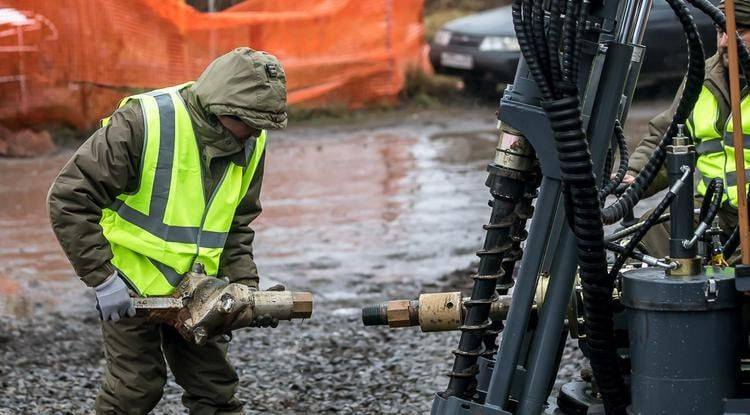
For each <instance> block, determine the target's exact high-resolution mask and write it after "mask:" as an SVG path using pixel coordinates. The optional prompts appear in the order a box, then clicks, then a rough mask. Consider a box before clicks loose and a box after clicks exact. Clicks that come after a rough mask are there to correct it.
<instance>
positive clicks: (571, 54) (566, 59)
mask: <svg viewBox="0 0 750 415" xmlns="http://www.w3.org/2000/svg"><path fill="white" fill-rule="evenodd" d="M575 3H576V2H575V1H568V2H567V5H566V7H565V20H564V23H563V38H562V42H563V45H562V46H563V77H564V79H565V80H567V81H568V82H571V83H573V82H574V81H573V76H574V75H577V70H576V73H575V74H574V71H573V61H574V60H575V51H576V33H577V29H576V23H577V20H576V18H577V13H576V4H575Z"/></svg>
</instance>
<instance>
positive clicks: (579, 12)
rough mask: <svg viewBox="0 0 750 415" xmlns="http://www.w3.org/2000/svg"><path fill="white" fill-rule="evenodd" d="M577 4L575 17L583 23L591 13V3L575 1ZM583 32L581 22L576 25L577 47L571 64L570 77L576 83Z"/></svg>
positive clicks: (586, 0)
mask: <svg viewBox="0 0 750 415" xmlns="http://www.w3.org/2000/svg"><path fill="white" fill-rule="evenodd" d="M573 3H574V4H575V9H574V13H575V18H576V22H580V23H583V22H585V21H586V20H587V19H588V14H589V6H590V3H589V1H588V0H583V1H574V2H573ZM583 32H584V25H583V24H579V25H577V27H576V37H575V42H574V45H575V49H574V50H573V59H572V60H573V64H572V66H571V68H570V69H571V75H570V79H571V80H572V81H573V82H574V83H575V82H578V67H579V64H580V62H581V49H582V48H581V44H582V43H583Z"/></svg>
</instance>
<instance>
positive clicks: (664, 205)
mask: <svg viewBox="0 0 750 415" xmlns="http://www.w3.org/2000/svg"><path fill="white" fill-rule="evenodd" d="M682 172H683V174H682V177H681V178H680V179H679V180H678V181H677V182H676V183H675V184H674V185H672V187H670V188H669V190H668V191H667V194H666V195H664V197H663V198H662V199H661V201H660V202H659V204H658V205H657V206H656V209H654V211H653V212H651V214H650V215H649V216H648V218H647V219H646V220H645V221H644V223H643V226H641V227H640V228H638V231H636V233H635V235H633V237H632V238H630V241H628V243H627V244H626V245H625V250H624V252H621V254H620V255H619V256H618V257H617V258H616V259H615V263H614V264H613V265H612V268H611V269H610V277H612V278H616V277H617V274H618V273H619V272H620V269H621V268H622V266H623V265H624V264H625V261H626V260H627V259H628V257H629V256H631V255H632V253H633V250H635V247H636V246H638V243H639V242H640V241H641V239H643V237H644V236H646V232H648V231H649V230H650V229H651V228H652V227H653V226H654V225H655V224H656V222H657V221H658V219H659V217H660V216H661V215H662V214H663V213H664V212H665V211H666V210H667V209H668V208H669V205H670V204H671V203H672V200H674V198H675V196H677V192H678V191H679V190H680V188H681V187H682V186H683V185H684V184H685V181H686V180H689V178H690V173H691V167H689V166H682Z"/></svg>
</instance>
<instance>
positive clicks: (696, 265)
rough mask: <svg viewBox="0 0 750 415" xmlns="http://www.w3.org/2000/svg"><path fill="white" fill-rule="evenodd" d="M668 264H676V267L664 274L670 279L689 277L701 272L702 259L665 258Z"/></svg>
mask: <svg viewBox="0 0 750 415" xmlns="http://www.w3.org/2000/svg"><path fill="white" fill-rule="evenodd" d="M665 260H666V261H667V263H669V264H677V267H675V268H671V269H667V270H666V274H667V275H669V276H670V277H689V276H692V275H698V274H700V273H701V272H703V258H701V257H700V256H697V255H696V256H695V257H693V258H669V257H667V258H665Z"/></svg>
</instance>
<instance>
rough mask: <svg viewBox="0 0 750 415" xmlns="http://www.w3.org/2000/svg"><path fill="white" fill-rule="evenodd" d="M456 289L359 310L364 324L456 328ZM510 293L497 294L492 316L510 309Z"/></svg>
mask: <svg viewBox="0 0 750 415" xmlns="http://www.w3.org/2000/svg"><path fill="white" fill-rule="evenodd" d="M468 299H469V298H468V297H466V298H464V297H462V296H461V293H460V292H449V293H431V294H422V295H420V296H419V300H395V301H389V302H387V303H381V304H376V305H372V306H368V307H365V308H363V309H362V322H363V323H364V325H365V326H381V325H382V326H385V325H387V326H389V327H392V328H396V327H413V326H419V327H420V329H421V330H422V331H423V332H425V333H426V332H438V331H452V330H458V328H459V327H460V326H461V324H463V319H464V315H465V311H466V310H465V308H464V301H467V300H468ZM510 301H511V296H510V295H503V296H500V297H499V298H498V299H497V300H496V301H494V302H493V303H492V305H491V306H490V317H491V318H492V319H505V317H506V316H507V315H508V309H509V308H510Z"/></svg>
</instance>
